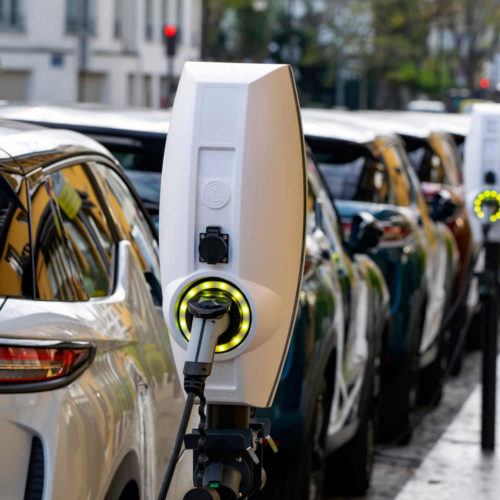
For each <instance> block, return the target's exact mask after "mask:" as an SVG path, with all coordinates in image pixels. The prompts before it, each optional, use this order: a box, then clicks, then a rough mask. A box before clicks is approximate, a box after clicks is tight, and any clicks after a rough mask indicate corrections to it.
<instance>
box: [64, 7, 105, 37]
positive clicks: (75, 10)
mask: <svg viewBox="0 0 500 500" xmlns="http://www.w3.org/2000/svg"><path fill="white" fill-rule="evenodd" d="M96 32H97V5H96V0H66V33H69V34H77V33H90V34H91V35H95V34H96Z"/></svg>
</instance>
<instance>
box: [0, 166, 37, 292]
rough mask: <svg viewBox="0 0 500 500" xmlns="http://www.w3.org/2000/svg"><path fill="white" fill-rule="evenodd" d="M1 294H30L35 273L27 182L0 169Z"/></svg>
mask: <svg viewBox="0 0 500 500" xmlns="http://www.w3.org/2000/svg"><path fill="white" fill-rule="evenodd" d="M0 259H1V260H0V276H1V279H0V296H10V297H31V295H32V293H33V290H32V288H33V287H32V283H33V276H32V266H31V251H30V237H29V218H28V207H27V203H26V183H25V180H24V179H23V178H22V177H21V176H18V175H15V174H8V173H2V172H0Z"/></svg>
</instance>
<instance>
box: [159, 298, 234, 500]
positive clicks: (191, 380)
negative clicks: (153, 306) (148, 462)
mask: <svg viewBox="0 0 500 500" xmlns="http://www.w3.org/2000/svg"><path fill="white" fill-rule="evenodd" d="M230 307H231V301H230V300H229V299H227V298H226V297H215V298H212V297H209V296H203V295H202V296H201V297H196V298H193V299H191V300H189V301H188V310H189V312H190V313H191V314H192V315H193V316H194V317H195V318H199V319H201V320H202V322H201V328H200V329H199V331H197V332H196V335H195V333H194V332H191V339H190V343H191V342H194V344H193V345H192V346H189V348H188V357H187V360H186V362H185V363H184V370H183V373H184V390H185V391H186V393H187V400H186V405H185V406H184V412H183V414H182V418H181V422H180V425H179V430H178V431H177V436H176V438H175V444H174V449H173V450H172V454H171V456H170V461H169V463H168V467H167V472H166V473H165V477H164V478H163V482H162V485H161V489H160V493H159V495H158V500H165V498H166V497H167V493H168V489H169V487H170V484H171V482H172V478H173V476H174V471H175V467H176V465H177V461H178V460H179V455H180V452H181V448H182V444H183V440H184V436H185V435H186V429H187V425H188V422H189V417H190V416H191V412H192V410H193V405H194V401H195V398H196V397H198V398H199V399H200V411H199V414H200V429H199V430H200V447H201V451H202V452H204V451H205V449H204V448H205V442H206V436H205V432H204V431H205V426H206V417H205V414H204V407H205V395H204V392H205V380H206V378H207V377H208V376H209V375H210V373H211V371H212V363H213V357H214V353H215V346H216V344H217V337H218V335H215V336H214V335H212V336H211V335H210V332H209V334H208V337H207V336H206V335H204V334H205V328H206V324H207V321H209V320H216V319H220V318H222V317H223V316H224V315H226V314H227V313H228V312H229V309H230ZM207 330H210V327H207ZM218 333H219V334H220V333H221V332H218ZM194 337H196V340H194ZM191 347H192V349H191ZM190 353H191V357H190ZM205 457H206V454H205V453H202V456H201V460H204V459H205ZM199 465H200V466H201V471H203V466H204V464H203V463H200V464H199Z"/></svg>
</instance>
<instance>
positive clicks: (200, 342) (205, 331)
mask: <svg viewBox="0 0 500 500" xmlns="http://www.w3.org/2000/svg"><path fill="white" fill-rule="evenodd" d="M231 303H232V302H231V300H230V299H229V298H227V297H224V296H209V295H202V296H200V297H196V298H193V299H191V300H189V301H188V311H189V312H190V313H191V314H192V315H193V323H192V325H191V337H190V339H189V345H188V351H187V355H186V361H185V362H184V370H183V373H184V389H185V391H186V392H187V393H190V392H193V393H195V394H196V395H197V396H199V395H200V393H201V392H202V391H203V389H204V385H205V379H206V378H207V377H208V376H209V375H210V373H212V364H213V361H214V354H215V347H216V346H217V339H218V338H219V336H220V335H221V334H222V333H224V332H225V331H226V330H227V328H228V326H229V314H228V313H229V309H230V308H231Z"/></svg>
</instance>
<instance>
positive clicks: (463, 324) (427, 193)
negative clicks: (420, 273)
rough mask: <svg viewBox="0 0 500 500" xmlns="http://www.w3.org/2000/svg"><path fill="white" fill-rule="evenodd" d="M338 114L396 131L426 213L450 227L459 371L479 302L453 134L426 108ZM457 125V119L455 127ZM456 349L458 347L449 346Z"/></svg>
mask: <svg viewBox="0 0 500 500" xmlns="http://www.w3.org/2000/svg"><path fill="white" fill-rule="evenodd" d="M433 116H434V115H433ZM446 116H449V115H446ZM340 118H341V119H342V118H345V119H349V120H350V121H351V120H354V123H358V122H359V123H363V124H365V125H368V124H369V125H371V126H373V127H374V128H376V129H377V130H379V131H385V132H386V133H387V132H389V133H395V134H398V135H399V136H400V137H401V138H402V139H403V144H404V147H405V150H406V152H407V154H408V158H409V159H410V163H411V165H412V167H413V168H414V170H415V172H416V173H417V175H418V178H419V180H420V183H421V186H422V192H423V194H424V197H425V201H426V203H427V206H428V209H429V213H430V215H431V217H435V214H436V211H441V213H442V216H441V217H440V218H441V219H442V221H443V222H444V223H445V224H446V225H447V226H448V228H449V229H450V231H451V232H452V233H453V236H454V238H455V242H456V244H457V248H458V251H459V267H458V275H457V280H456V283H455V288H454V294H453V300H452V303H451V304H450V308H449V310H450V311H451V313H452V315H450V317H448V318H447V321H448V323H449V330H450V332H451V346H452V347H453V349H452V351H453V352H450V355H452V356H453V358H454V359H455V360H456V363H455V364H454V366H453V367H452V368H453V371H454V372H455V373H458V371H459V369H460V366H461V359H462V356H461V355H462V352H463V349H461V347H460V346H463V344H464V343H463V338H464V337H465V334H466V332H467V329H468V326H469V324H470V322H471V319H472V318H473V317H474V315H475V314H476V312H477V308H478V296H477V293H476V288H477V286H476V284H475V283H473V285H472V287H471V286H470V285H471V282H472V280H473V277H474V261H475V254H476V252H477V248H476V247H475V244H474V241H473V237H472V231H471V227H470V223H469V216H468V213H467V209H466V206H465V200H464V191H463V185H462V175H461V160H460V155H459V152H458V150H457V147H456V144H455V142H454V140H453V139H452V137H451V136H450V135H449V134H448V133H446V132H443V131H442V130H441V129H440V128H439V122H440V121H441V123H443V124H444V123H445V120H444V119H442V118H441V120H439V119H435V121H433V120H432V118H429V114H426V113H419V114H417V113H400V112H356V113H351V114H350V115H349V116H346V115H342V117H340ZM462 125H463V123H462ZM458 126H460V123H459V124H458V125H457V128H456V131H458ZM443 210H444V211H446V212H447V213H443ZM456 349H459V351H458V352H454V351H455V350H456Z"/></svg>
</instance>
